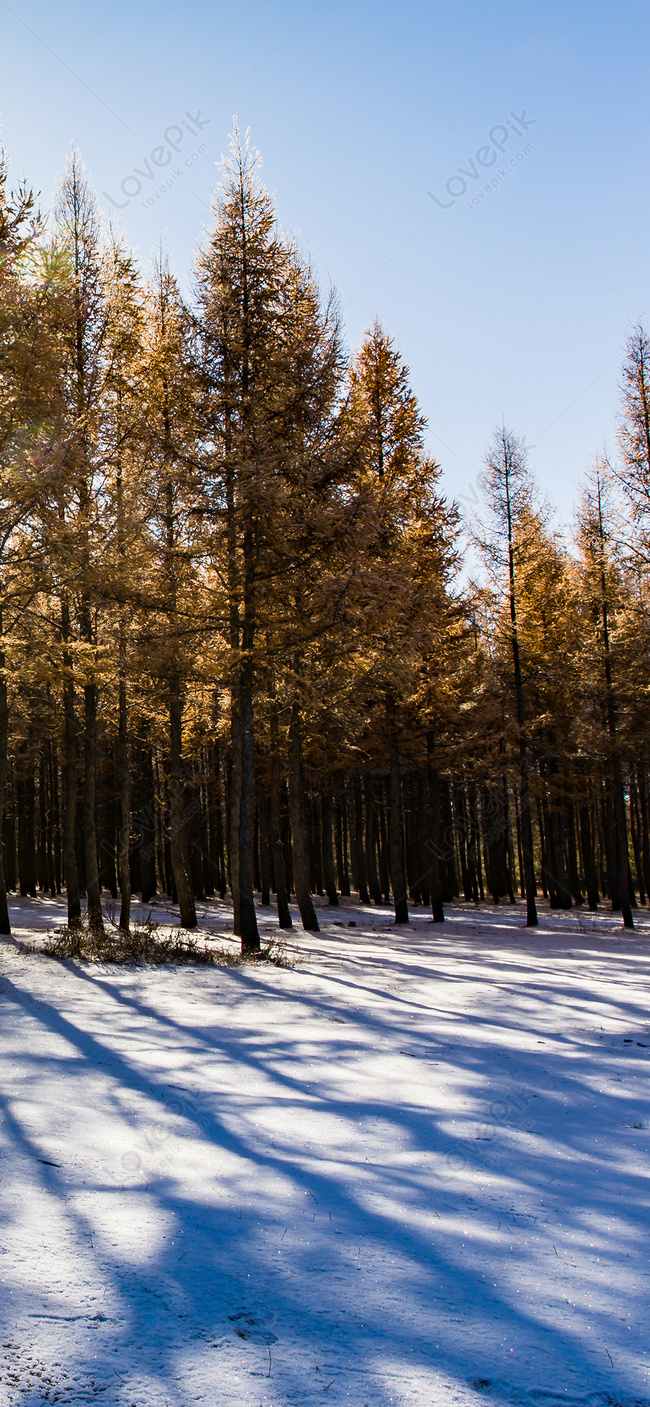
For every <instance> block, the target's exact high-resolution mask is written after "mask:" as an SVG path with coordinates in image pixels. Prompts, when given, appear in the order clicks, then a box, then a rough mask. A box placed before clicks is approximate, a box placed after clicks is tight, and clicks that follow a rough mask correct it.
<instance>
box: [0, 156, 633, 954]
mask: <svg viewBox="0 0 650 1407" xmlns="http://www.w3.org/2000/svg"><path fill="white" fill-rule="evenodd" d="M256 168H257V163H256V158H255V157H254V156H253V155H252V154H251V153H250V151H249V150H248V148H247V147H246V146H245V145H244V146H242V145H241V144H240V143H239V141H238V140H237V138H236V139H235V142H234V145H233V151H232V156H231V159H230V162H229V163H228V164H227V165H226V167H225V169H224V179H223V185H222V187H221V189H220V192H219V194H218V196H217V198H216V200H215V206H214V219H213V225H212V229H211V231H210V233H209V235H208V236H207V237H206V239H205V242H204V244H203V247H202V249H201V252H200V254H199V257H198V260H197V264H196V268H195V271H194V280H193V294H192V297H191V298H189V299H188V298H184V297H183V296H182V295H181V292H180V290H179V287H178V285H177V283H176V281H175V279H174V278H173V276H172V274H171V273H170V271H169V268H168V267H167V265H166V263H165V262H164V260H161V261H160V262H159V263H158V265H157V267H156V268H155V269H154V271H153V274H152V276H151V278H150V279H148V280H147V279H145V278H144V277H143V276H142V274H141V272H140V270H139V269H138V268H137V266H136V264H135V261H134V259H133V257H132V256H131V254H130V253H129V252H128V250H127V249H126V248H125V246H124V244H123V242H122V240H121V239H120V238H119V237H118V236H117V235H115V233H114V232H113V231H111V230H105V229H104V228H103V226H102V223H101V221H100V218H99V216H98V213H97V209H96V206H95V203H94V199H93V196H92V193H91V192H90V190H89V188H88V185H87V182H86V180H85V177H84V174H83V170H82V168H81V166H80V163H79V161H78V159H77V158H76V157H75V158H73V160H72V161H71V162H70V163H69V165H68V167H67V169H66V173H65V176H64V179H63V181H62V184H61V188H60V192H59V197H58V200H57V204H56V207H55V210H54V213H53V215H52V218H51V219H50V220H49V221H47V222H45V221H43V220H42V219H41V218H40V216H39V215H38V213H37V211H36V208H35V204H34V200H33V197H32V195H31V194H30V192H29V191H28V190H27V189H26V188H22V189H20V190H19V191H18V192H16V193H11V192H10V191H9V189H8V182H7V170H6V165H4V164H3V165H2V167H1V168H0V481H1V482H0V492H1V499H0V610H1V613H2V619H1V621H0V627H1V630H0V647H1V653H2V658H1V659H0V814H2V817H3V837H2V839H3V844H2V847H1V849H2V859H1V862H0V931H3V932H8V931H9V919H8V909H7V891H8V890H18V891H19V892H20V893H21V894H25V895H30V894H31V895H36V894H37V893H49V894H52V895H54V894H58V893H61V892H62V891H64V890H65V892H66V894H67V905H68V921H69V923H70V925H72V926H74V925H75V924H79V923H80V922H81V920H82V899H83V897H84V896H85V899H86V913H87V921H88V923H89V924H91V925H93V926H96V927H98V926H100V925H101V924H102V923H103V917H102V915H103V908H104V910H105V908H106V897H107V895H108V896H112V898H113V899H114V900H115V901H117V900H119V923H120V926H121V927H122V928H124V929H128V927H129V923H130V907H131V895H132V893H136V894H138V895H139V896H141V897H142V899H143V900H145V902H149V901H151V900H152V899H153V898H154V897H155V896H156V895H167V896H170V897H171V898H172V899H173V900H174V901H175V902H177V903H178V905H179V910H180V918H181V923H182V925H183V926H185V927H186V928H192V927H194V926H195V925H196V922H197V901H200V900H202V899H205V898H209V897H211V896H214V895H218V896H221V897H222V898H224V897H226V896H227V895H230V896H231V897H232V901H233V910H234V927H235V932H236V933H237V934H239V935H240V936H241V941H242V946H243V948H244V949H245V950H248V951H255V950H256V949H257V948H258V947H259V934H258V927H257V917H256V904H255V894H256V892H257V893H258V894H259V895H260V897H261V903H262V904H263V905H266V904H269V903H270V902H271V899H272V896H273V897H274V899H275V902H276V903H277V910H278V920H279V923H280V925H281V926H282V927H288V926H290V924H291V921H292V920H291V913H290V908H289V901H290V899H291V897H292V895H295V899H296V902H297V905H298V908H299V912H300V916H301V919H302V923H303V925H304V926H305V928H307V929H316V928H317V927H318V920H317V912H316V906H315V905H314V903H313V895H314V894H317V895H326V896H327V899H328V901H329V903H330V904H336V903H338V897H339V895H349V894H350V893H351V892H353V891H354V892H355V893H358V895H359V896H360V899H361V900H362V901H363V902H364V903H377V904H378V903H383V902H388V901H389V899H390V898H391V896H392V899H393V902H394V905H395V914H396V919H397V921H398V922H406V921H407V920H408V905H409V902H410V903H413V904H427V905H429V904H430V905H431V906H432V912H433V917H434V919H435V920H437V921H442V919H443V918H444V904H445V902H448V901H449V900H451V899H453V898H454V897H456V896H459V895H463V896H464V897H465V899H467V900H468V901H473V902H477V903H478V902H480V901H482V900H483V899H488V900H492V901H493V902H499V901H500V900H507V901H509V902H511V903H514V902H516V900H517V897H518V896H521V897H522V898H525V900H526V905H527V921H528V923H529V924H530V925H534V924H535V923H536V922H537V906H536V898H537V894H538V891H540V890H541V891H542V892H543V893H544V895H545V896H547V897H548V899H549V901H550V904H551V905H552V906H556V907H563V908H569V907H571V906H572V905H573V904H576V905H578V904H585V903H586V904H588V905H589V907H590V908H596V907H597V906H598V904H599V902H600V901H601V899H604V898H607V899H608V900H609V901H610V903H611V905H612V907H613V908H614V909H616V910H621V912H622V915H623V920H624V922H625V923H626V924H631V923H632V921H633V920H632V910H633V908H634V907H635V905H636V904H637V903H645V902H646V901H647V898H648V895H650V830H649V819H648V812H649V793H648V781H649V778H648V772H649V767H650V763H649V761H648V759H647V756H646V737H647V709H648V697H649V685H650V638H649V633H648V613H647V608H646V593H647V582H648V570H649V568H650V371H649V359H650V348H649V346H648V343H647V340H646V338H645V335H644V333H643V332H642V330H641V329H637V330H636V331H635V332H634V334H633V335H632V337H631V339H630V343H629V346H628V349H627V355H626V359H625V363H624V371H623V396H622V405H621V422H620V459H619V461H618V462H617V463H616V464H614V465H613V466H611V465H609V464H608V463H604V462H603V463H598V464H597V465H596V466H595V468H594V469H593V471H592V472H591V473H590V474H589V475H588V476H587V478H586V480H585V487H584V492H583V496H582V500H581V504H580V508H579V513H578V519H577V526H576V532H575V537H574V540H573V541H572V542H571V544H570V545H569V546H567V544H566V543H565V541H564V540H563V539H562V538H561V537H560V535H558V534H557V533H555V532H554V531H553V530H552V528H551V526H550V518H549V513H548V511H547V509H546V508H545V506H544V505H543V504H540V502H539V500H538V498H537V495H536V490H535V485H534V482H533V480H532V477H531V474H530V471H529V469H528V466H527V463H526V457H525V452H524V450H523V447H522V445H521V444H520V442H519V441H518V440H517V437H516V436H515V435H514V434H513V433H512V432H511V431H509V430H507V429H505V428H504V427H502V428H501V429H500V430H498V431H496V432H495V434H494V437H493V440H492V443H491V445H490V448H489V451H488V454H487V457H486V464H485V470H484V475H483V496H482V509H481V515H480V521H478V520H477V523H476V525H475V530H474V552H475V553H476V552H478V554H479V557H480V561H481V570H480V572H478V573H477V580H475V581H468V579H467V576H466V575H465V576H462V575H461V567H462V562H463V553H462V546H463V542H462V534H461V531H460V525H459V518H458V513H457V510H456V508H455V506H454V505H453V504H450V503H449V502H447V501H446V500H445V499H444V497H443V496H442V495H441V493H440V489H439V478H440V469H439V466H438V465H437V464H436V463H435V462H434V461H433V460H432V459H431V457H430V456H429V455H428V453H427V451H426V448H425V432H426V425H425V421H424V419H423V416H422V414H421V412H420V410H419V407H418V405H417V402H416V399H415V397H414V395H413V393H412V391H411V388H410V386H409V379H408V370H407V368H406V366H405V365H404V363H403V362H402V360H401V358H400V356H399V355H398V353H397V352H396V350H395V348H394V346H393V344H392V342H391V340H390V338H389V337H388V336H387V335H386V334H385V332H384V331H383V329H382V328H381V326H380V325H379V324H376V325H375V326H374V327H372V328H371V329H370V331H369V332H368V334H367V336H366V338H365V340H364V343H363V345H362V347H361V348H360V350H359V351H358V353H357V354H356V355H355V356H354V357H353V358H352V359H351V360H350V359H349V358H348V356H347V355H346V353H345V350H344V346H343V341H342V333H341V327H340V321H339V316H338V310H337V306H336V301H335V299H333V298H332V297H330V298H329V299H323V297H322V296H321V292H320V290H319V287H318V285H317V282H316V279H315V275H314V272H313V270H312V269H311V268H310V266H309V264H308V263H307V262H306V261H305V259H304V258H303V257H302V255H301V253H300V250H299V249H298V248H297V246H296V245H295V243H294V242H293V241H292V240H291V239H290V238H288V237H286V236H285V235H283V234H282V233H281V231H280V230H279V228H278V225H277V221H276V217H275V212H274V210H273V207H272V204H271V202H270V199H269V197H268V195H267V194H266V192H265V191H264V189H263V187H262V186H261V184H260V181H259V178H258V173H257V169H256ZM621 499H622V500H623V501H625V500H627V507H628V509H629V510H630V511H629V514H628V517H629V521H630V522H631V527H630V529H629V532H628V533H627V535H626V533H625V532H624V531H623V529H622V526H621V523H622V522H624V521H625V519H624V518H621V516H620V513H619V507H618V505H619V501H620V500H621ZM103 891H104V897H103V904H102V892H103Z"/></svg>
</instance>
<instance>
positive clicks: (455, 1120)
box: [0, 900, 650, 1407]
mask: <svg viewBox="0 0 650 1407" xmlns="http://www.w3.org/2000/svg"><path fill="white" fill-rule="evenodd" d="M11 913H12V921H13V923H14V926H15V927H14V935H15V939H21V938H22V939H25V938H26V937H28V936H31V937H32V938H33V937H35V936H37V935H38V934H39V933H40V934H41V935H42V934H43V933H44V932H45V930H46V929H47V928H48V925H49V926H51V925H52V924H53V923H55V922H56V923H60V922H61V921H62V917H63V910H62V907H61V905H60V903H57V902H45V901H41V900H20V901H17V902H15V903H14V904H13V905H12V906H11ZM319 916H320V918H321V920H322V929H323V931H322V932H321V933H320V934H310V935H307V934H303V933H302V931H301V930H300V928H299V926H298V924H296V927H295V929H294V931H293V933H292V934H291V935H290V950H291V952H292V954H293V959H292V960H294V961H295V965H294V966H288V967H283V968H276V967H273V966H270V965H267V964H265V965H255V966H252V965H247V966H244V967H240V968H224V967H218V968H205V967H203V968H185V967H178V968H151V967H149V968H139V969H138V968H130V969H118V968H115V967H109V966H105V967H103V968H102V967H100V968H97V967H93V966H90V965H88V964H84V963H81V962H68V963H65V964H60V963H57V962H54V961H52V960H51V959H49V958H47V957H45V956H43V955H42V954H39V953H38V952H37V953H35V954H27V953H23V952H21V951H20V950H19V948H18V947H17V945H16V942H15V941H11V940H9V941H5V942H3V943H2V945H1V947H0V1021H1V1030H2V1041H1V1042H0V1091H1V1097H2V1103H3V1113H4V1118H3V1127H2V1144H1V1148H0V1154H1V1156H0V1177H1V1179H2V1180H1V1182H0V1204H1V1211H2V1227H1V1228H0V1252H1V1254H0V1278H1V1286H2V1296H1V1302H2V1310H1V1312H2V1343H1V1345H0V1402H1V1403H2V1404H9V1403H18V1402H20V1403H23V1404H26V1405H27V1407H34V1405H35V1404H41V1403H45V1402H55V1401H58V1402H61V1403H81V1402H92V1401H95V1400H98V1401H101V1402H102V1403H104V1404H115V1407H129V1405H130V1404H134V1405H137V1407H154V1405H155V1407H177V1405H178V1407H185V1404H194V1403H205V1404H210V1407H212V1404H214V1407H221V1404H236V1407H260V1404H261V1407H285V1404H287V1405H288V1404H293V1403H296V1404H300V1407H312V1404H316V1403H322V1402H325V1403H326V1404H328V1407H332V1404H351V1407H364V1404H367V1407H388V1404H391V1403H394V1404H396V1407H447V1404H459V1405H460V1407H478V1404H479V1403H485V1402H486V1401H488V1402H490V1403H496V1404H504V1407H505V1404H530V1407H533V1404H536V1407H553V1404H555V1403H559V1402H568V1403H570V1404H585V1407H621V1404H623V1407H628V1404H630V1407H631V1404H643V1405H644V1407H646V1404H650V1385H649V1384H648V1373H649V1370H650V1362H649V1361H648V1360H649V1358H650V1345H648V1344H647V1333H646V1331H647V1324H648V1319H649V1317H650V1313H649V1308H648V1306H649V1303H650V1295H649V1290H650V1284H649V1265H648V1224H649V1220H650V1216H649V1209H648V1202H649V1198H648V1182H647V1153H648V1137H649V1130H650V1117H649V1115H650V1111H649V1109H648V1064H649V1061H650V1016H649V1013H648V1003H647V992H648V967H649V963H648V959H649V956H650V917H649V918H647V919H646V918H645V917H643V918H642V919H641V921H640V926H639V928H638V929H637V931H636V932H634V933H625V932H624V931H623V930H622V929H621V928H620V927H618V926H617V920H616V917H615V916H612V915H608V914H606V913H602V914H599V915H597V916H596V917H595V918H594V917H591V916H586V915H583V916H579V915H578V914H576V913H573V914H561V915H557V914H554V915H551V914H549V913H548V912H546V913H545V914H544V915H543V918H542V923H541V926H540V929H539V930H537V931H536V932H528V931H527V930H526V929H525V928H524V927H523V923H524V911H523V907H522V906H521V905H520V906H518V907H517V908H516V909H514V910H513V909H510V908H508V907H506V908H494V909H482V910H481V911H480V912H478V911H477V910H475V909H473V908H471V907H467V906H462V905H456V906H454V907H453V908H452V909H450V911H449V917H448V921H447V923H446V924H445V925H443V926H440V925H434V924H432V923H431V922H430V920H429V915H428V913H427V912H425V911H424V910H417V909H416V910H414V912H413V920H412V923H411V925H410V926H409V927H408V928H407V927H403V928H396V927H395V925H394V924H393V923H392V922H391V915H390V911H389V910H388V909H382V908H373V909H368V908H365V909H362V908H361V907H360V906H359V905H356V904H354V903H351V902H349V901H346V902H345V905H344V906H342V907H341V908H340V909H339V910H336V909H330V908H326V907H322V908H321V909H319ZM160 917H161V918H162V920H163V921H166V922H168V923H169V922H171V917H172V916H171V914H170V913H167V914H165V913H162V914H161V915H160ZM260 918H261V923H262V926H263V929H264V931H265V932H266V931H267V930H268V931H269V932H270V931H272V930H273V931H277V930H276V928H275V924H274V921H273V915H272V913H270V911H266V912H262V911H261V913H260ZM351 919H352V920H354V921H356V924H357V926H356V927H348V926H347V925H348V922H349V921H350V920H351ZM201 923H202V926H203V928H204V929H205V930H206V931H210V932H214V933H220V934H221V933H225V932H227V931H228V914H227V907H226V906H225V905H221V904H219V903H215V904H211V905H209V906H206V909H205V913H203V914H202V917H201Z"/></svg>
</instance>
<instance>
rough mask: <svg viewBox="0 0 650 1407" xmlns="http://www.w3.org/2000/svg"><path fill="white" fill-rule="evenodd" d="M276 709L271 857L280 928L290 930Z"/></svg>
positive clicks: (273, 715) (274, 710)
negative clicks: (281, 813)
mask: <svg viewBox="0 0 650 1407" xmlns="http://www.w3.org/2000/svg"><path fill="white" fill-rule="evenodd" d="M278 731H279V727H278V709H277V704H276V703H275V700H274V701H273V704H272V707H271V808H270V811H271V814H270V824H271V855H272V859H273V877H274V881H275V897H276V901H277V905H278V924H279V926H280V928H292V927H293V924H292V920H291V910H290V909H289V898H288V895H287V872H286V865H285V862H284V846H283V844H282V818H281V815H280V750H279V746H278Z"/></svg>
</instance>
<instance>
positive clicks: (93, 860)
mask: <svg viewBox="0 0 650 1407" xmlns="http://www.w3.org/2000/svg"><path fill="white" fill-rule="evenodd" d="M84 723H85V729H84V792H83V836H84V861H85V869H86V899H87V912H88V923H89V926H90V927H91V928H95V929H103V927H104V922H103V919H102V898H101V890H100V887H99V870H98V867H97V685H96V684H95V683H94V682H92V683H90V684H85V685H84Z"/></svg>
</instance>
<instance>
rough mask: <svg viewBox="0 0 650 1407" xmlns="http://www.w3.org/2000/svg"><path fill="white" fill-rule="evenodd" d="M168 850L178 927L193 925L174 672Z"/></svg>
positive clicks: (171, 684) (179, 706)
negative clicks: (177, 911) (177, 909)
mask: <svg viewBox="0 0 650 1407" xmlns="http://www.w3.org/2000/svg"><path fill="white" fill-rule="evenodd" d="M169 740H170V750H169V790H170V807H169V821H170V827H169V849H170V858H171V866H172V871H173V875H174V887H175V889H176V897H177V902H178V907H179V909H180V920H181V927H182V928H196V905H195V903H194V894H193V891H192V884H191V880H190V870H189V864H188V857H187V829H186V825H185V805H184V790H185V789H184V785H183V759H182V701H181V682H180V678H179V676H178V675H177V674H174V675H172V677H171V679H170V681H169Z"/></svg>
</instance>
